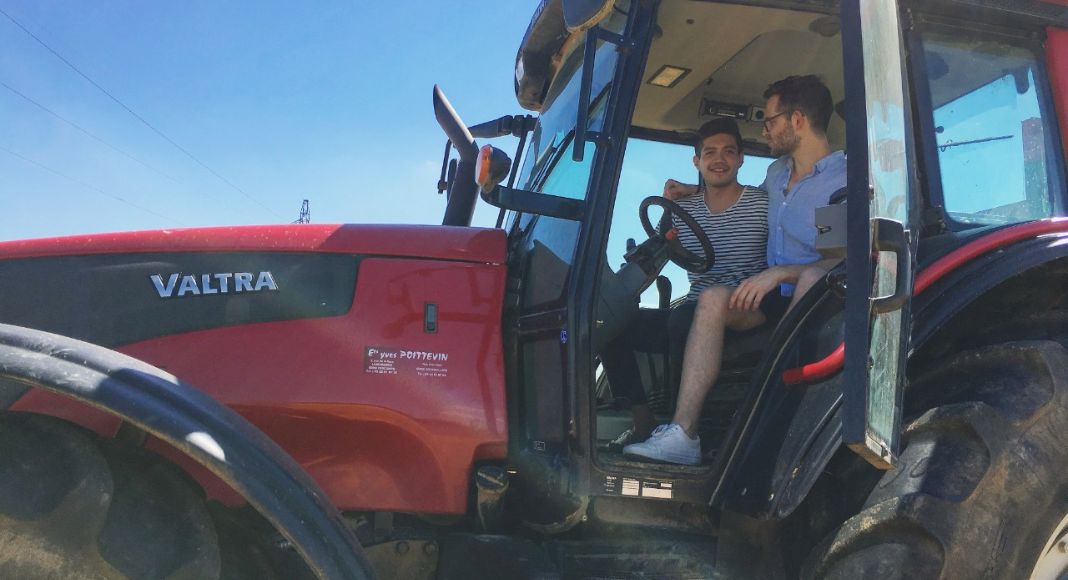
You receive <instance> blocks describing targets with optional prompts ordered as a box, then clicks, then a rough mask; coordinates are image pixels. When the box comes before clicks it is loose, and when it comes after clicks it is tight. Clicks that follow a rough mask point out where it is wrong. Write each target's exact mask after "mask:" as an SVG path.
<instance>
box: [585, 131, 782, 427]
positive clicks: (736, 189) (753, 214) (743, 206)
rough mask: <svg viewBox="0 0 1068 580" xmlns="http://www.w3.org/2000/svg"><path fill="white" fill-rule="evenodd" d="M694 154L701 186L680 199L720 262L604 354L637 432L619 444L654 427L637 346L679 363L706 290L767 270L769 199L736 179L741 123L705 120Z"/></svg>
mask: <svg viewBox="0 0 1068 580" xmlns="http://www.w3.org/2000/svg"><path fill="white" fill-rule="evenodd" d="M694 151H695V155H694V158H693V163H694V166H695V167H696V168H697V169H698V171H699V172H700V173H701V177H702V178H703V181H704V186H703V187H702V188H701V189H700V190H699V191H698V192H697V193H698V194H697V195H691V196H689V197H686V198H684V199H680V200H678V203H679V205H680V206H682V208H683V209H685V210H686V211H687V213H689V214H690V215H691V216H692V217H693V218H694V220H695V221H696V222H697V223H698V224H699V225H700V227H701V230H702V231H703V232H704V233H705V235H706V236H708V239H709V241H710V242H711V243H712V247H713V248H714V249H715V252H716V260H715V263H714V264H713V266H712V268H711V269H710V270H709V271H707V272H704V273H699V274H695V273H689V280H690V292H689V293H688V294H687V296H686V300H685V301H684V303H683V304H682V305H681V306H679V307H677V308H674V309H671V310H643V311H641V312H640V313H639V318H638V319H637V320H635V322H634V323H632V324H631V325H630V326H629V327H628V328H627V330H626V331H624V332H623V334H622V335H621V336H619V337H618V338H616V339H615V340H613V341H612V342H611V343H610V344H609V346H608V347H607V348H606V349H605V351H604V352H602V353H601V362H602V363H603V364H604V367H605V372H606V373H607V375H608V382H609V384H610V385H611V386H612V392H613V394H614V395H617V396H623V397H625V398H627V399H628V400H629V401H630V404H631V412H632V415H633V421H634V426H633V429H631V430H629V431H627V432H625V433H624V434H623V435H622V436H621V437H619V438H617V439H616V441H614V442H613V444H614V445H620V444H625V443H627V442H629V441H628V440H630V441H641V440H644V439H645V438H647V437H648V436H649V435H650V434H651V432H652V429H653V426H654V424H655V419H654V417H653V415H652V412H651V411H650V410H649V407H648V405H647V404H646V400H645V389H644V387H643V386H642V382H641V375H640V373H639V371H638V364H637V361H636V359H635V356H634V351H635V350H640V351H644V352H663V351H664V346H665V345H667V346H668V347H669V348H668V360H669V364H671V363H672V362H673V361H674V362H676V363H678V362H679V361H680V359H681V358H682V357H681V354H682V353H681V347H682V346H683V345H684V344H685V342H686V336H687V334H688V333H689V331H690V323H691V321H692V320H693V316H694V307H695V305H696V303H697V298H698V296H700V295H701V292H702V291H703V290H706V289H708V288H713V287H735V286H737V285H738V284H739V283H740V282H741V281H742V280H745V279H747V278H750V277H752V276H754V275H756V274H758V273H760V272H762V271H764V270H765V269H766V268H767V264H766V262H765V251H766V247H767V237H768V196H767V194H766V193H764V191H762V190H760V189H757V188H755V187H748V186H742V185H741V184H739V183H738V168H740V167H741V166H742V163H743V161H744V156H743V154H742V136H741V133H740V132H739V130H738V124H737V123H736V122H735V121H734V120H733V119H715V120H713V121H709V122H708V123H705V124H704V125H702V126H701V128H700V129H698V131H697V137H696V139H695V142H694ZM672 225H673V226H674V227H675V228H676V229H677V230H678V233H679V235H678V240H679V242H680V243H681V244H682V246H683V247H684V248H686V249H687V250H690V251H691V252H694V253H696V254H698V255H700V254H701V252H702V250H701V244H700V242H699V241H698V239H697V235H696V234H694V232H693V231H691V230H690V228H689V227H687V226H686V225H685V224H684V223H683V222H682V221H681V220H680V219H678V218H674V219H673V224H672ZM672 355H674V356H672Z"/></svg>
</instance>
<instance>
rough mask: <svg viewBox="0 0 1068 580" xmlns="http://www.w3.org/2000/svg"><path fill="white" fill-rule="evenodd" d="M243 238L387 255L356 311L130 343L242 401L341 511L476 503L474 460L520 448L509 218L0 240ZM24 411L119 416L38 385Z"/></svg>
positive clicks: (218, 393) (30, 247) (80, 245)
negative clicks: (498, 226) (510, 390)
mask: <svg viewBox="0 0 1068 580" xmlns="http://www.w3.org/2000/svg"><path fill="white" fill-rule="evenodd" d="M279 238H281V239H279ZM234 250H251V251H260V252H262V251H279V252H298V253H299V252H302V251H314V252H318V253H322V252H336V253H345V254H352V255H354V256H357V255H358V256H369V255H371V256H379V257H366V258H364V259H362V261H361V262H360V265H359V271H358V277H357V280H356V288H355V297H354V301H353V305H352V308H351V310H350V311H349V312H347V313H346V314H344V315H342V316H334V317H324V318H305V319H296V320H285V321H279V322H264V323H257V324H245V325H240V326H224V327H217V328H210V329H207V330H201V331H195V332H187V333H183V334H175V335H169V336H162V337H159V338H153V339H150V340H144V341H141V342H137V343H133V344H127V345H124V346H122V347H119V348H117V349H116V350H119V351H121V352H124V353H126V354H129V355H131V356H134V357H136V358H139V359H141V360H144V361H147V362H149V363H151V364H153V365H156V366H158V367H160V368H163V369H165V370H167V371H169V372H171V373H173V374H174V375H176V376H178V377H180V378H181V379H183V380H184V381H186V382H189V383H191V384H193V385H196V386H197V387H198V388H200V389H202V390H203V391H205V392H206V393H207V394H209V395H210V396H212V397H213V398H215V399H216V400H218V401H221V402H222V403H225V404H227V405H229V406H231V407H232V408H234V409H235V410H236V411H238V412H239V413H241V414H242V415H243V416H245V417H246V418H247V419H249V420H250V421H251V422H252V423H254V424H255V425H256V426H258V427H259V428H260V429H261V430H263V431H264V432H265V433H266V434H267V435H268V436H270V437H271V438H272V439H274V440H275V441H276V442H277V443H278V444H279V445H281V446H282V447H283V448H284V449H286V451H288V452H289V453H290V455H292V456H293V457H294V459H296V460H297V462H298V463H300V464H301V465H302V466H303V467H304V468H305V469H306V470H307V471H308V472H309V473H310V474H311V476H312V477H314V478H315V479H316V480H317V481H318V483H319V484H320V485H321V486H322V488H323V489H324V490H325V491H326V492H327V494H328V495H329V496H330V498H331V500H332V501H333V502H334V503H335V505H337V506H338V507H339V508H341V509H346V510H353V509H366V510H395V511H411V512H429V513H463V512H465V511H466V510H467V495H468V490H469V485H470V481H471V472H472V466H473V462H474V461H476V460H482V459H503V458H504V457H505V455H506V449H507V432H508V431H507V413H506V404H505V398H504V360H503V352H502V342H501V309H502V304H503V299H504V291H505V279H506V269H505V266H504V265H503V264H502V263H501V262H503V259H504V255H505V236H504V233H503V232H502V231H500V230H477V229H472V228H438V227H418V226H414V227H413V226H397V227H393V226H390V227H379V226H313V227H308V226H277V227H274V226H272V227H263V228H259V227H256V228H218V229H205V230H181V231H175V232H171V233H167V232H145V233H132V234H114V235H107V236H79V237H73V238H55V239H49V240H36V241H28V242H11V243H6V244H0V257H5V258H8V257H15V256H46V255H72V254H102V253H115V254H121V253H130V252H138V251H146V252H148V251H168V252H175V251H189V252H209V251H234ZM388 256H402V257H397V258H393V257H388ZM424 256H430V257H432V258H436V259H424V258H423V257H424ZM427 303H433V304H436V305H437V310H438V323H437V328H436V330H435V331H433V332H428V331H427V330H426V329H425V328H424V320H425V316H424V311H425V306H426V304H427ZM371 348H373V349H375V351H374V352H373V353H371V352H370V351H369V349H371ZM369 353H370V354H371V355H372V356H371V357H370V358H369V357H368V354H369ZM383 353H385V355H390V354H393V355H394V356H395V357H396V358H392V359H391V358H383V356H382V354H383ZM376 357H377V358H376ZM13 410H24V411H36V412H42V413H48V414H53V415H57V416H61V417H64V418H67V419H70V420H72V421H75V422H77V423H79V424H82V425H85V426H86V427H89V428H92V429H94V430H96V431H98V432H101V433H104V434H109V433H113V432H114V427H115V422H114V420H113V419H111V418H110V416H108V415H105V414H103V413H102V412H100V411H96V410H94V409H87V408H85V407H82V406H81V405H80V404H77V403H74V402H72V401H67V400H64V399H62V398H61V397H58V396H55V395H49V394H48V393H42V392H38V391H30V392H29V393H28V394H27V395H26V396H25V397H23V399H22V400H20V401H19V402H18V403H17V404H16V405H15V406H14V407H13ZM190 473H191V475H193V476H194V477H196V478H197V479H198V480H200V481H201V482H202V483H203V484H204V485H205V487H206V489H207V490H208V492H209V494H210V495H211V496H212V497H215V498H217V499H221V500H223V501H227V502H228V503H229V502H232V500H233V499H234V497H233V496H232V493H228V489H227V488H225V486H223V485H222V484H221V483H220V482H219V481H218V480H215V479H214V478H213V477H212V476H210V474H208V473H207V472H204V471H203V470H200V471H199V472H198V471H197V470H195V469H194V470H190Z"/></svg>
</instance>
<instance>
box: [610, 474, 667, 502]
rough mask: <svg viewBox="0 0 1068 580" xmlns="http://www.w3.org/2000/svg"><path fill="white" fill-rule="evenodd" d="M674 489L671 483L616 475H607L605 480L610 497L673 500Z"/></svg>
mask: <svg viewBox="0 0 1068 580" xmlns="http://www.w3.org/2000/svg"><path fill="white" fill-rule="evenodd" d="M673 487H674V486H673V485H672V483H671V482H670V481H655V480H638V479H631V478H629V477H622V478H621V477H617V476H614V475H606V476H605V478H604V491H605V493H607V494H610V495H629V496H633V497H653V498H658V499H671V498H672V496H673V495H674V490H673Z"/></svg>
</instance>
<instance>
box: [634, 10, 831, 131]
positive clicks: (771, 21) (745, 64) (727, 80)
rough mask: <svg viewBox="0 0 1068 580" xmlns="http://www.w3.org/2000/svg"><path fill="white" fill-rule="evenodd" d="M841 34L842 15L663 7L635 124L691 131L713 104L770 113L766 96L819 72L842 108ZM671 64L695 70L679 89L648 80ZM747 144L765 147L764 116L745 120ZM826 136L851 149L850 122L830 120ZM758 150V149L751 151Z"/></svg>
mask: <svg viewBox="0 0 1068 580" xmlns="http://www.w3.org/2000/svg"><path fill="white" fill-rule="evenodd" d="M841 42H842V37H841V32H840V31H839V26H838V17H837V16H835V15H830V14H827V13H826V12H823V13H816V12H802V11H795V10H783V9H778V8H766V7H756V6H742V5H737V4H716V3H711V2H692V1H687V2H683V1H676V2H662V3H661V4H660V9H659V12H658V13H657V29H656V32H655V37H654V39H653V43H652V46H651V47H650V50H649V59H648V61H647V64H646V67H645V73H644V76H643V79H642V85H641V89H640V90H639V93H638V102H637V106H636V108H635V113H634V122H633V124H634V125H635V126H636V127H640V128H642V129H648V130H652V131H655V132H658V133H660V132H672V133H687V132H692V131H694V130H696V129H697V128H698V127H700V126H701V124H703V123H704V122H706V121H709V120H711V119H713V118H715V117H716V115H714V114H711V113H705V112H702V109H703V108H704V107H703V104H704V103H706V102H714V103H724V104H729V105H737V106H739V108H744V109H748V108H749V107H758V108H763V106H764V91H765V89H767V87H768V85H769V84H770V83H772V82H774V81H777V80H779V79H782V78H785V77H787V76H790V75H805V74H815V75H817V76H819V77H820V78H821V79H822V80H823V82H824V83H826V84H827V87H828V88H829V89H830V90H831V98H832V99H833V100H834V102H835V103H836V109H839V110H840V105H839V104H840V103H841V101H842V100H843V99H844V89H843V84H844V83H843V80H842V45H841ZM664 66H673V67H681V68H684V69H689V71H690V72H689V73H688V74H686V76H685V77H683V78H682V79H681V80H680V81H678V82H677V84H675V86H672V87H660V86H656V85H652V84H650V83H649V81H650V79H652V77H653V76H655V75H656V74H657V72H658V71H660V70H661V68H662V67H664ZM737 120H738V125H739V127H740V129H741V132H742V138H743V139H745V141H747V145H748V144H760V145H762V144H764V138H763V136H762V135H761V128H762V121H761V120H760V118H759V117H753V116H750V118H738V119H737ZM827 137H828V139H829V141H830V143H831V146H832V147H834V148H835V149H844V148H845V122H844V121H843V119H842V117H841V115H840V114H838V113H836V114H834V115H832V116H831V123H830V126H829V127H828V130H827ZM747 148H751V149H752V148H756V149H759V147H748V146H747Z"/></svg>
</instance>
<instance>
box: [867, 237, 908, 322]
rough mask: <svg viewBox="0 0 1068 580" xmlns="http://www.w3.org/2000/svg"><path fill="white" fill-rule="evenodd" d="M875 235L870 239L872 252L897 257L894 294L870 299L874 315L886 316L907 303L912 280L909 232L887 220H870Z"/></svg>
mask: <svg viewBox="0 0 1068 580" xmlns="http://www.w3.org/2000/svg"><path fill="white" fill-rule="evenodd" d="M871 223H872V225H873V226H874V227H875V235H874V236H873V239H872V251H876V252H894V254H896V255H897V273H896V274H895V276H896V279H895V284H894V293H893V294H891V295H889V296H878V297H875V298H872V299H871V309H872V311H874V312H875V313H876V314H886V313H888V312H893V311H895V310H898V309H900V308H901V307H903V306H904V305H905V303H906V302H908V300H909V298H910V297H911V296H910V294H911V293H910V292H909V291H908V289H909V280H911V279H912V259H911V258H912V256H911V254H910V250H909V232H908V230H906V229H905V226H904V224H902V223H901V222H899V221H895V220H891V219H887V218H881V217H877V218H872V220H871Z"/></svg>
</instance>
